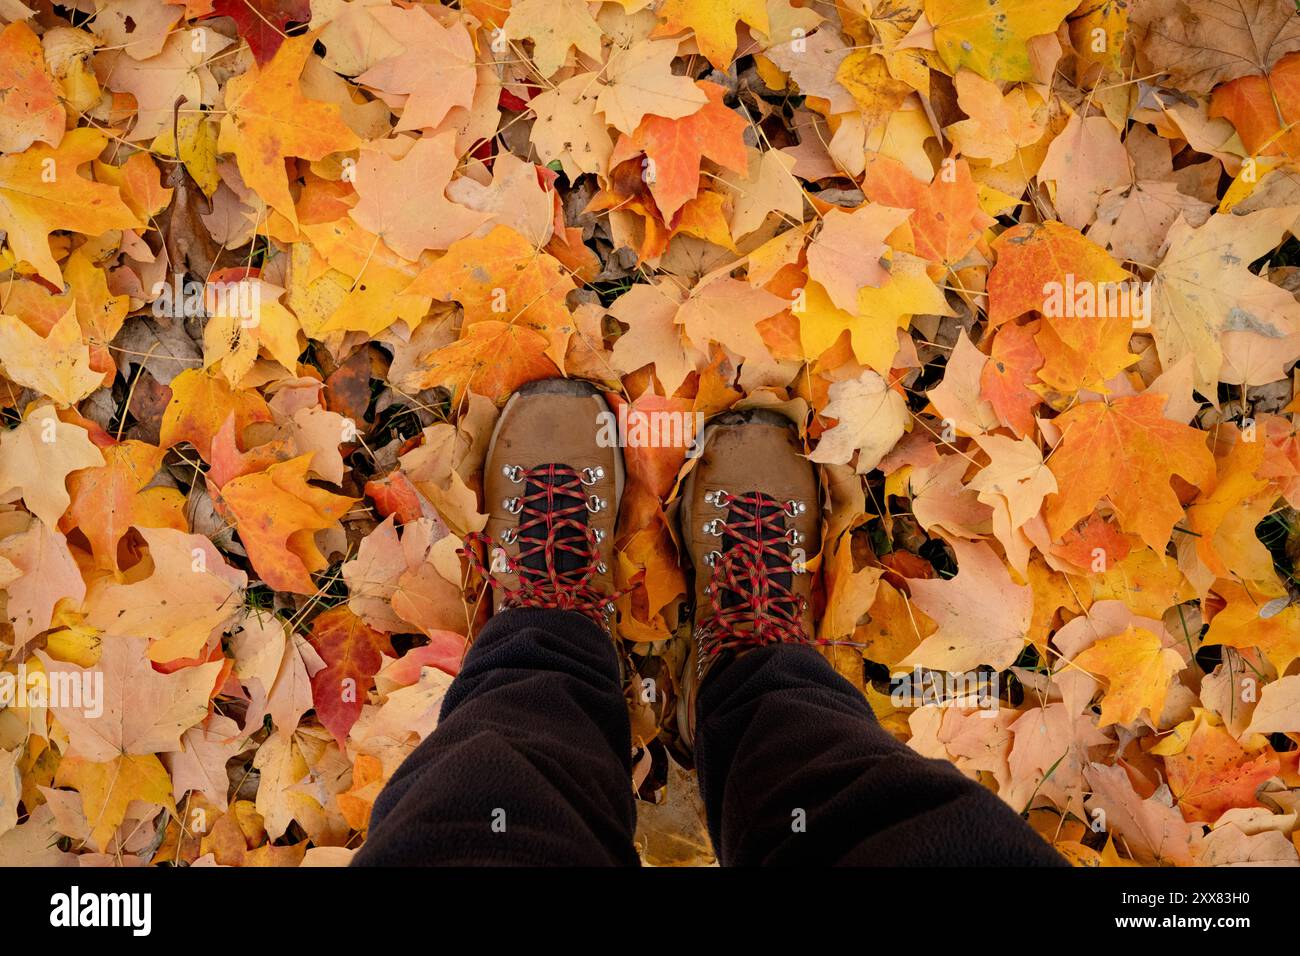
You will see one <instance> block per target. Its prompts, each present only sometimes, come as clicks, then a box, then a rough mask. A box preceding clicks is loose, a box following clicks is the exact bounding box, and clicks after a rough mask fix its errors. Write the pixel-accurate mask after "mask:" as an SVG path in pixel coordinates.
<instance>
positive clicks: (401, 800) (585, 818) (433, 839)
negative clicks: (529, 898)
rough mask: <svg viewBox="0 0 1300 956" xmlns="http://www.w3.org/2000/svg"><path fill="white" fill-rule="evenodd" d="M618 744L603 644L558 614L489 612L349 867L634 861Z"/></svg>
mask: <svg viewBox="0 0 1300 956" xmlns="http://www.w3.org/2000/svg"><path fill="white" fill-rule="evenodd" d="M630 741H631V730H630V726H629V722H628V716H627V706H626V704H625V702H624V699H623V693H622V689H621V687H620V684H619V672H618V659H617V656H616V653H615V651H614V646H613V644H612V642H611V641H610V639H609V635H608V634H606V633H604V632H603V631H602V630H601V629H600V628H599V627H598V626H597V625H596V624H595V623H593V622H592V621H590V620H588V619H587V618H586V617H583V616H582V615H581V614H577V613H574V612H570V611H558V610H543V609H535V608H518V609H511V610H505V611H502V612H501V613H499V614H497V615H496V616H495V617H493V619H492V620H491V621H490V622H489V623H488V625H487V626H486V627H485V628H484V629H483V632H482V633H481V634H480V635H479V637H478V640H476V641H475V643H474V646H473V648H472V649H471V650H470V652H469V654H468V655H467V656H466V659H465V666H464V668H463V669H462V670H461V672H460V675H459V676H458V677H457V678H456V679H455V681H453V682H452V685H451V688H450V689H449V690H448V691H447V697H446V700H445V701H444V702H443V706H442V715H441V718H440V720H439V723H438V727H437V729H436V730H435V731H434V732H433V733H432V734H430V735H429V737H428V738H427V739H426V740H425V741H424V742H423V743H421V744H420V746H419V747H418V748H416V750H415V752H414V753H412V754H411V756H410V757H408V758H407V759H406V761H405V762H404V763H403V764H402V766H401V767H399V768H398V770H397V772H396V773H395V774H394V775H393V778H392V779H391V780H390V781H389V783H388V785H387V786H386V787H385V788H384V790H383V792H382V793H381V794H380V796H379V799H378V800H377V801H376V802H375V808H374V813H373V814H372V816H371V821H370V833H369V837H368V839H367V841H366V843H365V845H364V846H363V847H362V848H361V851H360V852H359V853H358V854H357V856H356V858H355V861H354V865H359V866H410V865H449V866H456V865H461V866H468V865H484V864H523V865H556V864H575V865H616V864H625V865H636V864H637V862H638V859H637V854H636V851H635V849H634V848H633V845H632V836H633V832H634V829H635V825H636V809H635V806H634V801H633V794H632V785H631V744H630Z"/></svg>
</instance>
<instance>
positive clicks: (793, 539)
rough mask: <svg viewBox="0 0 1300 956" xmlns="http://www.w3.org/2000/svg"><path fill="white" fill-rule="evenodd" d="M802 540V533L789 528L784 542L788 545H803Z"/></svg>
mask: <svg viewBox="0 0 1300 956" xmlns="http://www.w3.org/2000/svg"><path fill="white" fill-rule="evenodd" d="M803 539H804V534H803V532H802V531H798V530H796V529H794V528H791V529H790V530H789V531H787V532H786V533H785V540H786V543H787V544H790V545H799V544H803Z"/></svg>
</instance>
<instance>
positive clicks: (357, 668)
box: [310, 607, 392, 745]
mask: <svg viewBox="0 0 1300 956" xmlns="http://www.w3.org/2000/svg"><path fill="white" fill-rule="evenodd" d="M310 641H311V644H312V647H314V648H316V652H317V653H318V654H320V656H321V660H323V661H324V662H325V667H324V669H322V670H319V671H317V672H316V674H315V676H314V677H312V679H311V693H312V700H313V701H314V703H315V706H316V714H317V716H318V717H319V718H320V721H321V723H322V724H324V725H325V727H326V729H328V730H329V731H330V733H332V734H333V735H334V736H335V738H336V739H337V740H338V741H339V744H340V745H342V744H343V743H344V741H346V739H347V736H348V730H349V729H350V728H351V727H352V725H353V724H354V723H356V720H357V717H359V716H360V714H361V706H362V705H363V704H364V703H365V702H366V694H367V693H369V691H370V688H371V686H373V684H374V677H375V674H376V673H377V672H378V670H379V666H380V664H381V655H382V654H384V653H388V654H390V655H391V654H392V648H391V647H390V646H389V643H388V638H387V636H385V635H384V634H381V633H380V632H378V631H375V630H372V629H371V628H370V627H368V626H367V625H366V624H365V622H364V621H362V620H361V619H360V618H359V617H357V616H356V615H355V614H353V613H352V612H351V611H350V610H349V609H348V608H347V607H336V608H331V609H330V610H328V611H326V612H325V613H323V614H321V615H320V616H319V617H317V618H316V620H315V621H313V622H312V628H311V636H310Z"/></svg>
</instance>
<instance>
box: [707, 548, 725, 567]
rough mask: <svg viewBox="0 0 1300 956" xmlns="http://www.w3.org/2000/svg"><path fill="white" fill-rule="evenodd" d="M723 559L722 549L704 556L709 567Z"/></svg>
mask: <svg viewBox="0 0 1300 956" xmlns="http://www.w3.org/2000/svg"><path fill="white" fill-rule="evenodd" d="M721 560H722V552H721V551H710V552H709V553H708V554H706V555H705V556H704V563H705V564H707V565H708V566H709V567H713V566H714V565H716V564H717V563H718V562H719V561H721Z"/></svg>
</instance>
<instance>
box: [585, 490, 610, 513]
mask: <svg viewBox="0 0 1300 956" xmlns="http://www.w3.org/2000/svg"><path fill="white" fill-rule="evenodd" d="M608 504H609V502H607V501H606V500H605V499H604V498H602V497H601V496H600V495H588V496H587V510H588V511H590V512H591V513H592V514H595V513H596V512H598V511H604V510H605V508H606V507H607V505H608Z"/></svg>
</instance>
